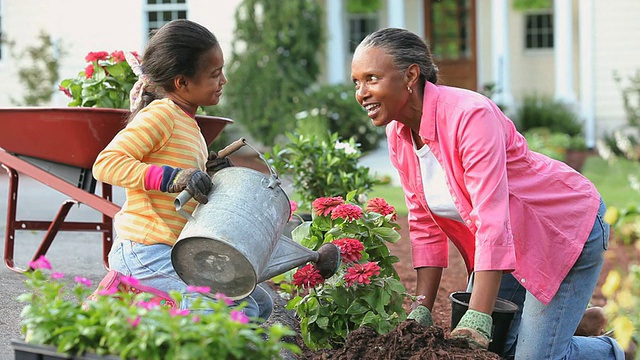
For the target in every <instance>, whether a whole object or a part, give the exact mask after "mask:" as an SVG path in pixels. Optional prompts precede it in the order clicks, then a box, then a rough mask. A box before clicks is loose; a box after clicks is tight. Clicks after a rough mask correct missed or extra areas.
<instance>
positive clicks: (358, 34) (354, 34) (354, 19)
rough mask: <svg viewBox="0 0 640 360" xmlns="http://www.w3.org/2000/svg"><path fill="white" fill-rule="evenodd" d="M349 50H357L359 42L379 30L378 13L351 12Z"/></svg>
mask: <svg viewBox="0 0 640 360" xmlns="http://www.w3.org/2000/svg"><path fill="white" fill-rule="evenodd" d="M348 16H349V51H350V52H351V53H353V52H354V51H356V47H358V44H360V42H361V41H362V40H363V39H364V38H365V37H366V36H367V35H369V34H371V33H372V32H374V31H376V30H378V14H377V13H369V14H349V15H348Z"/></svg>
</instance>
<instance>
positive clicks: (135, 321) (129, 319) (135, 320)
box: [127, 315, 140, 328]
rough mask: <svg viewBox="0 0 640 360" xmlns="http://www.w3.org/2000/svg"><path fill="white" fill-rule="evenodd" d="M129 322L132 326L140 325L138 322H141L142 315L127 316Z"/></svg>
mask: <svg viewBox="0 0 640 360" xmlns="http://www.w3.org/2000/svg"><path fill="white" fill-rule="evenodd" d="M127 322H128V323H129V325H131V327H133V328H135V327H138V324H140V315H138V316H136V318H135V319H132V318H127Z"/></svg>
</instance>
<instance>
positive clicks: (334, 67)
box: [327, 0, 347, 84]
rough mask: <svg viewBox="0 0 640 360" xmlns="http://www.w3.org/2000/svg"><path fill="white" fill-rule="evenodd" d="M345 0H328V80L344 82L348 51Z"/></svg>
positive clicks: (335, 82) (337, 82) (333, 82)
mask: <svg viewBox="0 0 640 360" xmlns="http://www.w3.org/2000/svg"><path fill="white" fill-rule="evenodd" d="M345 13H346V11H345V9H344V1H343V0H327V33H328V34H327V69H328V74H327V82H328V83H329V84H342V83H343V82H345V80H346V69H345V59H346V56H347V55H346V53H347V41H346V40H345V36H346V31H345V26H344V23H345V21H344V14H345Z"/></svg>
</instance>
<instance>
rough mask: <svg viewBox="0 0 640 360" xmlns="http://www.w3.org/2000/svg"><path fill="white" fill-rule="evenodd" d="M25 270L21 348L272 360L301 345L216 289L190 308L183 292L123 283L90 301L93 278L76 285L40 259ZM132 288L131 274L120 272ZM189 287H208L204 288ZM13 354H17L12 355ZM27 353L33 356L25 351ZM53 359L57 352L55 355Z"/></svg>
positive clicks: (115, 355)
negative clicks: (161, 296) (158, 295)
mask: <svg viewBox="0 0 640 360" xmlns="http://www.w3.org/2000/svg"><path fill="white" fill-rule="evenodd" d="M29 266H30V267H31V268H32V269H34V270H33V271H30V272H27V273H26V276H27V280H26V282H25V283H26V286H27V289H28V292H27V293H24V294H22V295H21V296H19V298H18V300H19V301H21V302H24V303H25V304H26V305H25V307H24V309H23V310H22V313H21V314H20V317H21V319H22V320H21V322H22V332H23V333H24V334H25V335H26V336H25V339H24V341H14V343H13V345H14V350H15V352H16V356H17V355H18V354H21V355H24V356H28V355H29V354H40V355H43V354H47V355H50V354H51V353H55V354H59V358H61V359H68V358H70V356H76V355H79V356H106V357H107V358H111V357H113V358H126V359H195V358H199V359H213V358H219V359H272V358H274V359H275V358H278V357H279V352H280V350H282V349H287V350H289V351H292V352H294V353H297V352H299V348H298V347H297V346H295V345H294V344H290V343H286V342H281V341H280V340H281V339H282V338H283V336H288V335H293V334H294V332H293V331H292V330H290V329H288V328H286V327H284V326H282V325H280V324H277V323H276V324H273V325H271V326H262V325H260V324H258V323H257V322H255V321H252V319H249V318H247V317H246V316H245V315H244V313H243V312H241V311H240V310H241V308H242V306H243V305H240V306H239V307H236V308H232V307H230V306H229V305H230V304H231V301H230V300H229V299H227V298H226V297H225V296H224V295H223V294H218V295H217V296H216V297H217V299H218V301H200V302H198V303H197V304H194V307H195V308H200V309H203V310H206V311H194V312H190V311H189V310H181V309H179V307H177V306H172V304H171V303H173V304H179V303H180V299H181V295H180V294H179V293H177V292H174V293H171V294H170V296H171V299H169V303H165V302H163V301H160V302H158V301H154V299H155V297H154V296H152V295H151V294H149V293H146V292H138V293H136V292H135V291H133V292H132V291H122V288H121V287H120V286H117V287H116V286H115V285H114V286H113V287H109V288H101V289H97V292H96V294H97V296H96V297H95V298H94V299H92V300H87V298H88V297H89V295H90V294H91V292H92V289H91V282H90V281H89V280H88V279H86V278H83V277H76V278H75V279H74V283H73V284H68V282H66V281H63V280H64V274H62V273H59V272H56V271H51V265H50V263H49V261H48V260H47V259H46V258H44V257H41V258H40V259H38V260H36V261H34V262H31V263H30V264H29ZM121 280H122V283H125V284H126V285H127V286H128V287H129V288H130V287H136V286H138V285H139V284H138V282H137V280H136V279H134V278H130V277H122V278H121ZM190 291H193V292H199V293H208V292H209V289H208V288H201V287H192V288H191V289H190ZM17 358H18V357H17ZM29 358H31V357H29ZM54 358H55V357H54Z"/></svg>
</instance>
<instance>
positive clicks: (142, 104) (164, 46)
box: [93, 20, 273, 319]
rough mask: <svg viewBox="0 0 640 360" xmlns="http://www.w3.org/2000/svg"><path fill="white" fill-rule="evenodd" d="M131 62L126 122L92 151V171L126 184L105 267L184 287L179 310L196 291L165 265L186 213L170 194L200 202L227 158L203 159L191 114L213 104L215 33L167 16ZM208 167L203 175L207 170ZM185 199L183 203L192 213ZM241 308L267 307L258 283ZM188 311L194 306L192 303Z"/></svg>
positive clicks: (264, 313) (218, 75)
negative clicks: (178, 209) (132, 76)
mask: <svg viewBox="0 0 640 360" xmlns="http://www.w3.org/2000/svg"><path fill="white" fill-rule="evenodd" d="M128 61H131V62H133V63H132V64H131V65H132V69H133V70H134V72H135V73H136V74H137V75H138V76H139V80H138V82H137V83H136V84H135V85H134V87H133V89H132V90H131V109H132V113H131V116H130V118H129V123H128V124H127V126H126V128H125V129H123V130H122V131H121V132H120V133H118V134H117V135H116V136H115V137H114V139H113V140H112V141H111V143H110V144H109V145H108V146H107V147H106V148H105V149H104V150H103V151H102V152H101V153H100V154H99V155H98V158H97V159H96V162H95V163H94V165H93V175H94V176H95V178H96V179H98V180H99V181H102V182H105V183H109V184H112V185H115V186H119V187H122V188H124V189H125V191H126V202H125V203H124V205H123V207H122V210H120V212H118V213H117V214H116V216H115V219H114V223H115V230H116V233H117V234H118V239H117V241H116V242H115V244H114V246H113V248H112V250H111V253H110V254H109V266H110V267H111V269H113V270H117V271H119V272H121V273H123V274H125V275H128V276H132V277H134V278H136V279H138V280H139V281H140V283H141V284H142V285H146V286H151V287H154V288H157V289H159V290H162V291H165V292H168V291H171V290H173V291H178V292H181V293H183V294H184V298H183V301H182V303H181V304H180V308H181V309H190V308H191V304H192V302H193V300H195V297H197V296H201V295H198V294H193V293H187V291H186V289H187V284H185V283H184V282H183V281H182V280H181V279H180V277H179V276H178V274H177V273H176V271H175V270H174V268H173V266H172V264H171V248H172V245H173V244H174V243H175V242H176V240H177V238H178V236H179V234H180V232H181V230H182V228H183V227H184V225H185V224H186V219H185V218H184V217H183V216H181V215H180V214H178V213H177V212H176V211H175V207H174V200H175V197H176V195H177V194H176V193H179V192H181V191H182V190H187V191H188V192H189V193H190V194H191V195H193V197H194V199H196V200H197V201H198V202H200V203H206V202H207V194H208V193H209V190H211V178H210V176H209V175H212V174H213V172H215V171H216V170H220V169H221V168H224V167H225V166H230V165H231V164H230V163H229V162H228V161H226V160H224V159H210V160H209V161H207V160H208V153H209V152H208V149H207V144H206V143H205V140H204V137H203V136H202V134H201V132H200V128H199V127H198V125H197V123H196V120H195V114H196V110H197V109H198V107H199V106H210V105H216V104H218V102H219V101H220V96H221V95H222V87H223V86H224V84H226V83H227V79H226V78H225V76H224V73H223V71H222V68H223V65H224V57H223V54H222V50H221V48H220V45H219V43H218V41H217V39H216V37H215V36H214V35H213V34H212V33H211V32H210V31H209V30H207V29H206V28H204V27H203V26H201V25H199V24H196V23H194V22H191V21H188V20H174V21H171V22H169V23H167V24H166V25H164V26H163V27H162V28H160V29H159V30H158V31H157V32H156V33H155V34H154V35H153V36H152V37H151V39H150V41H149V43H148V45H147V47H146V49H145V51H144V57H143V59H142V64H141V65H140V64H136V63H135V59H134V58H132V57H129V58H128ZM205 171H208V172H209V174H207V172H205ZM195 206H196V202H195V201H190V202H189V203H187V204H186V205H185V206H184V207H183V208H184V209H185V210H186V211H188V212H192V211H193V209H194V208H195ZM242 301H246V302H247V306H246V307H245V308H244V309H243V311H244V312H245V314H246V315H247V316H250V317H260V318H262V319H266V318H267V317H268V316H269V314H270V313H271V309H272V306H273V303H272V300H271V298H270V297H269V295H268V294H267V293H266V292H265V291H264V290H263V289H261V288H260V287H257V288H256V290H255V291H254V292H253V293H252V294H251V295H250V296H249V297H247V298H245V299H243V300H239V301H238V303H240V302H242ZM191 310H193V309H191Z"/></svg>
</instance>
